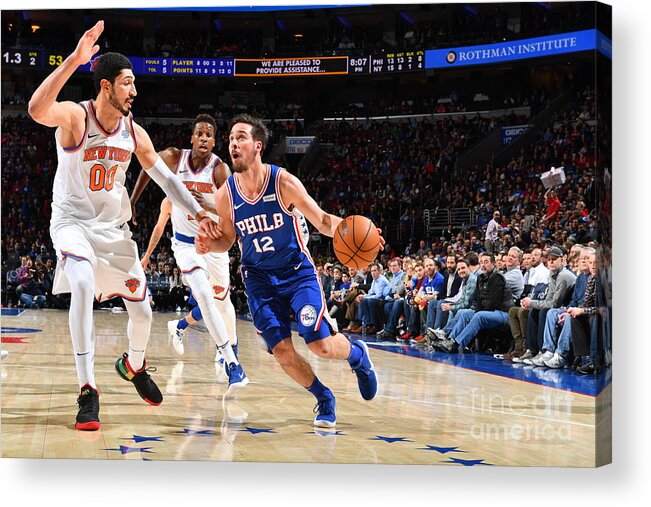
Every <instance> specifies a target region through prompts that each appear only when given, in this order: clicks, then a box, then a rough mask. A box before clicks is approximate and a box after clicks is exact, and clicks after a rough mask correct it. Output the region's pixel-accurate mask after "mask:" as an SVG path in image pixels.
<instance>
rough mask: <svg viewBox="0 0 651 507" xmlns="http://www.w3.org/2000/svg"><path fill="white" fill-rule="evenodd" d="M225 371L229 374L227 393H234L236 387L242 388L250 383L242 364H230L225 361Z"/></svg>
mask: <svg viewBox="0 0 651 507" xmlns="http://www.w3.org/2000/svg"><path fill="white" fill-rule="evenodd" d="M224 371H225V372H226V375H228V390H227V391H226V392H227V393H232V392H233V390H235V389H240V388H242V387H244V386H245V385H247V384H248V383H249V378H248V377H247V376H246V373H244V369H243V368H242V365H241V364H235V363H231V364H228V363H227V362H226V361H224Z"/></svg>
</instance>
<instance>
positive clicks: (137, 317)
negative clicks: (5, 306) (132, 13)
mask: <svg viewBox="0 0 651 507" xmlns="http://www.w3.org/2000/svg"><path fill="white" fill-rule="evenodd" d="M103 30H104V22H103V21H99V22H98V23H97V24H96V25H95V26H94V27H93V28H91V29H90V30H88V31H87V32H86V33H84V35H83V36H82V37H81V39H80V40H79V42H78V44H77V47H76V49H75V50H74V51H73V53H72V54H71V55H70V56H68V58H66V59H65V61H64V62H63V63H62V64H61V65H60V66H59V67H58V68H57V69H56V70H55V71H54V72H53V73H52V74H50V76H48V77H47V78H46V79H45V81H43V83H41V85H40V86H39V87H38V88H37V89H36V91H35V92H34V95H33V96H32V98H31V100H30V102H29V114H30V116H31V117H32V118H33V119H34V120H35V121H37V122H38V123H40V124H42V125H45V126H47V127H58V128H57V130H56V132H55V139H56V147H57V156H58V167H57V172H56V175H55V178H54V189H53V199H52V218H51V222H50V234H51V236H52V241H53V243H54V247H55V249H56V251H57V256H58V259H59V263H58V266H57V270H56V277H55V282H54V290H53V292H54V293H61V292H71V293H72V298H71V302H70V316H69V324H70V335H71V337H72V345H73V349H74V351H75V362H76V367H77V377H78V379H79V385H80V387H81V389H80V394H79V398H78V399H77V401H78V403H79V413H78V414H77V421H76V424H75V427H76V428H77V429H79V430H97V429H99V427H100V421H99V395H98V392H97V388H96V384H95V375H94V355H95V337H94V331H93V295H95V296H96V297H97V299H98V300H100V301H101V300H104V299H109V298H112V297H115V296H121V297H122V298H123V300H124V303H125V306H126V308H127V311H128V312H129V323H128V325H127V336H128V338H129V352H128V353H126V352H125V353H124V354H123V355H122V357H121V358H119V359H118V360H117V361H116V363H115V367H116V370H117V372H118V374H119V375H120V376H121V377H122V378H123V379H124V380H127V381H130V382H133V384H134V386H135V388H136V391H137V392H138V394H139V395H140V396H141V397H142V398H143V399H144V400H145V401H146V402H147V403H149V404H151V405H159V404H160V403H161V402H162V401H163V396H162V394H161V392H160V390H159V389H158V387H157V386H156V384H155V382H154V381H153V380H152V379H151V377H150V376H149V374H148V373H147V371H146V366H147V365H146V362H145V349H146V347H147V342H148V341H149V333H150V326H151V318H152V314H151V308H150V306H149V303H148V301H147V284H146V283H145V274H144V272H143V269H142V266H141V265H140V262H139V259H138V249H137V247H136V244H135V242H134V241H133V240H132V239H131V232H130V231H129V226H128V225H127V221H128V220H129V219H130V217H131V208H130V206H129V196H128V195H127V191H126V188H125V186H124V183H125V179H126V170H127V168H128V167H129V163H130V161H131V155H132V154H134V153H135V155H136V157H137V158H138V160H139V161H140V164H141V165H142V166H143V167H145V168H147V170H148V172H149V174H150V176H151V177H152V178H153V179H154V181H156V183H158V184H159V185H160V186H161V187H162V188H163V190H164V191H165V193H166V194H167V195H168V196H169V197H170V198H171V199H172V201H173V202H175V203H177V204H178V205H179V206H181V207H183V208H185V209H186V210H187V212H188V214H191V215H193V216H194V217H195V219H196V220H197V222H198V223H200V224H201V225H200V226H201V228H202V230H203V231H204V232H205V233H206V234H208V235H209V236H211V237H213V238H217V237H219V236H220V235H221V232H220V230H219V227H218V225H217V224H216V223H215V222H214V221H212V220H211V219H210V218H209V217H208V216H207V215H206V212H205V211H204V210H202V209H201V206H199V204H198V203H197V202H196V200H195V199H194V198H193V197H192V195H191V194H190V192H189V191H188V190H187V189H186V188H185V186H184V185H183V183H181V180H179V179H178V178H177V177H176V176H174V175H173V174H172V173H171V172H170V171H169V170H168V169H167V166H166V165H165V162H163V160H162V159H161V158H160V157H159V156H158V155H157V154H156V151H155V150H154V147H153V145H152V142H151V139H150V138H149V135H148V134H147V132H145V130H144V129H143V128H142V127H140V126H139V125H137V124H136V123H135V122H134V121H133V119H132V116H131V113H130V109H131V103H132V102H133V100H134V98H135V96H136V88H135V85H134V80H135V78H134V75H133V72H132V70H131V62H129V60H128V59H127V58H126V57H125V56H122V55H120V54H118V53H106V54H104V55H102V56H101V57H100V58H98V59H96V60H95V65H94V82H95V89H96V91H97V97H96V99H95V100H89V101H84V102H81V103H79V104H77V103H73V102H57V100H56V98H57V96H58V95H59V93H60V92H61V89H62V88H63V86H64V85H65V84H66V82H67V81H68V79H69V78H70V76H72V74H73V73H74V72H75V70H76V69H77V67H79V66H80V65H83V64H86V63H88V62H89V61H90V59H91V57H92V56H93V55H94V54H95V53H97V51H98V50H99V46H98V45H96V44H95V42H96V41H97V39H98V38H99V36H100V34H101V33H102V31H103Z"/></svg>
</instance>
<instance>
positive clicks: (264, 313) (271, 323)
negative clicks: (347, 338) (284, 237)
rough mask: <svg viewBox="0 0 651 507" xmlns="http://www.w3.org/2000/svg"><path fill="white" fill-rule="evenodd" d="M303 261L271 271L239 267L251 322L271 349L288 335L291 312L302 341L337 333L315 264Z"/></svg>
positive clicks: (311, 340) (289, 332)
mask: <svg viewBox="0 0 651 507" xmlns="http://www.w3.org/2000/svg"><path fill="white" fill-rule="evenodd" d="M306 264H308V265H306V266H303V267H301V268H299V269H298V270H295V269H294V267H293V266H289V269H288V270H279V271H276V272H274V273H273V274H270V273H266V272H261V271H256V270H253V269H250V268H244V267H243V268H242V278H243V279H244V285H245V286H246V296H247V298H248V303H249V309H250V310H251V315H252V316H253V325H254V326H255V328H256V330H257V331H258V333H260V335H261V336H262V338H263V339H264V341H265V342H266V343H267V345H268V346H269V348H270V349H273V348H274V347H275V346H276V345H278V344H279V343H280V342H281V341H282V340H284V339H285V338H289V337H291V327H290V326H291V321H290V314H291V313H292V311H293V313H294V315H296V321H297V323H298V334H300V335H301V336H302V337H303V339H304V340H305V343H311V342H315V341H317V340H322V339H323V338H327V337H328V336H332V335H333V334H335V333H336V332H337V324H336V323H335V322H334V321H333V320H332V319H331V318H330V315H329V314H328V308H327V306H326V301H325V297H324V295H323V289H322V287H321V283H320V282H319V279H318V276H317V274H316V271H315V269H314V266H312V265H311V264H309V263H306Z"/></svg>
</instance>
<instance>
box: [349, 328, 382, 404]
mask: <svg viewBox="0 0 651 507" xmlns="http://www.w3.org/2000/svg"><path fill="white" fill-rule="evenodd" d="M353 344H355V345H357V346H358V347H359V348H361V349H362V357H361V358H360V360H359V362H358V363H357V364H356V365H354V366H353V365H351V367H352V369H353V372H354V373H355V375H357V386H358V387H359V392H360V394H361V395H362V398H364V399H365V400H372V399H373V398H375V395H376V394H377V388H378V382H377V375H376V374H375V369H374V368H373V363H372V362H371V357H370V356H369V353H368V347H367V346H366V343H364V342H363V341H362V340H355V341H354V342H353Z"/></svg>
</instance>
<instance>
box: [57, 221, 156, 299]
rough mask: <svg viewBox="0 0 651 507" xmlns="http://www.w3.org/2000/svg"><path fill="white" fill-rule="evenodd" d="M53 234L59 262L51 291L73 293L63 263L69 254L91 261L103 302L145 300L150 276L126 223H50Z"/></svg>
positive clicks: (97, 292) (96, 289) (97, 295)
mask: <svg viewBox="0 0 651 507" xmlns="http://www.w3.org/2000/svg"><path fill="white" fill-rule="evenodd" d="M50 236H51V237H52V242H53V243H54V248H55V250H56V252H57V258H58V260H59V264H58V266H57V269H56V272H55V276H54V286H53V288H52V292H53V293H54V294H61V293H63V292H70V284H69V282H68V278H67V277H66V276H65V273H64V271H63V269H62V268H63V265H64V263H65V261H66V259H67V258H68V257H71V258H73V259H79V260H87V261H88V262H90V264H91V266H92V267H93V271H94V273H95V297H96V298H97V300H98V301H104V300H106V299H111V298H113V297H116V296H119V297H122V298H124V299H126V300H128V301H142V300H144V299H145V297H146V295H147V279H146V278H145V273H144V271H143V269H142V266H141V264H140V258H139V256H138V247H137V246H136V243H135V241H133V240H132V239H131V231H130V230H129V226H128V225H127V224H124V225H122V226H121V227H113V228H109V229H97V228H90V227H86V226H85V225H82V224H81V223H79V222H77V221H68V220H56V221H52V222H51V223H50Z"/></svg>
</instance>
